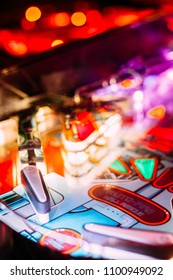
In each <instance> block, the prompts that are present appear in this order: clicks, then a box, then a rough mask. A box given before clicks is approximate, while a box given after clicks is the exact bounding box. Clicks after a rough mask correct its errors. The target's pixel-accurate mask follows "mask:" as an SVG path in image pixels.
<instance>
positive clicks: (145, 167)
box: [130, 158, 158, 182]
mask: <svg viewBox="0 0 173 280" xmlns="http://www.w3.org/2000/svg"><path fill="white" fill-rule="evenodd" d="M130 162H131V164H132V165H133V167H134V169H135V171H136V173H137V174H138V176H139V178H140V179H141V180H143V181H147V182H149V181H152V180H153V179H154V178H155V176H156V172H157V166H158V159H157V158H135V159H131V161H130Z"/></svg>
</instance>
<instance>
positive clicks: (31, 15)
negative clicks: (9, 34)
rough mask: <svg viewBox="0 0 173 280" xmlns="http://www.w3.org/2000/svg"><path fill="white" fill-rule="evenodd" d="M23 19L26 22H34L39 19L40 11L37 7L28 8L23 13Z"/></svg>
mask: <svg viewBox="0 0 173 280" xmlns="http://www.w3.org/2000/svg"><path fill="white" fill-rule="evenodd" d="M25 17H26V19H27V20H28V21H31V22H32V21H36V20H38V19H39V18H40V17H41V10H40V9H39V8H38V7H34V6H32V7H29V8H28V9H27V10H26V12H25Z"/></svg>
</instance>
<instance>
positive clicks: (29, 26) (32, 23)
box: [21, 18, 36, 30]
mask: <svg viewBox="0 0 173 280" xmlns="http://www.w3.org/2000/svg"><path fill="white" fill-rule="evenodd" d="M35 25H36V24H35V21H28V20H27V19H26V18H23V19H22V20H21V26H22V28H23V29H24V30H32V29H34V28H35Z"/></svg>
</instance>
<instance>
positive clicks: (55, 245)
mask: <svg viewBox="0 0 173 280" xmlns="http://www.w3.org/2000/svg"><path fill="white" fill-rule="evenodd" d="M56 231H57V232H60V233H63V234H64V235H66V237H68V236H70V237H75V238H77V239H79V242H78V243H77V244H76V245H71V244H69V243H68V242H64V243H62V242H60V241H58V240H55V239H53V238H52V237H50V235H51V232H49V231H48V233H47V234H45V235H43V236H42V237H41V238H40V240H39V242H40V244H41V245H42V246H46V247H48V248H50V249H52V250H57V251H60V252H61V253H62V254H71V253H73V252H74V251H76V250H77V249H78V248H80V246H81V235H80V234H79V233H78V232H77V231H75V230H72V229H56ZM67 240H68V238H67Z"/></svg>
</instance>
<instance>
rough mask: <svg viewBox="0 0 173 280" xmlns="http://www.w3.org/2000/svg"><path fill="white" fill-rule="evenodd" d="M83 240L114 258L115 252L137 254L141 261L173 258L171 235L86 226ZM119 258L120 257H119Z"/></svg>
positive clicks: (172, 236) (98, 225)
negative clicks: (145, 258) (104, 250)
mask: <svg viewBox="0 0 173 280" xmlns="http://www.w3.org/2000/svg"><path fill="white" fill-rule="evenodd" d="M83 236H84V240H86V241H87V242H88V243H90V244H92V243H93V242H94V243H96V244H98V245H101V246H102V247H103V248H105V247H106V248H107V250H106V253H107V256H106V257H108V255H109V252H110V258H114V250H115V253H116V251H117V250H119V252H122V253H123V251H124V252H126V255H127V258H128V255H129V254H131V253H134V254H138V257H139V258H140V256H141V259H143V258H144V257H145V256H151V257H153V258H156V259H170V258H172V256H173V234H171V233H167V232H159V231H149V230H140V229H124V228H118V227H112V226H106V225H101V224H86V225H85V226H84V229H83ZM119 258H121V256H119Z"/></svg>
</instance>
